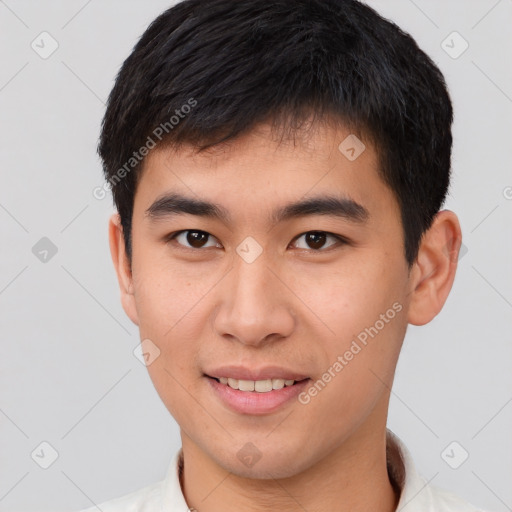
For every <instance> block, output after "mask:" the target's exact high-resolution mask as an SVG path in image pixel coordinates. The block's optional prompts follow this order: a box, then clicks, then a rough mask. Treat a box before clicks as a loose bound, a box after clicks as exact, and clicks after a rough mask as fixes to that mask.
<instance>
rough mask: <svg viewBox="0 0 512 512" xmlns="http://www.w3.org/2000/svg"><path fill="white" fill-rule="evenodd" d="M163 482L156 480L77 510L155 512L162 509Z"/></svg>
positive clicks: (90, 511)
mask: <svg viewBox="0 0 512 512" xmlns="http://www.w3.org/2000/svg"><path fill="white" fill-rule="evenodd" d="M161 484H162V482H156V483H153V484H150V485H148V486H146V487H143V488H141V489H138V490H137V491H133V492H131V493H129V494H126V495H124V496H121V497H119V498H115V499H113V500H109V501H104V502H103V503H98V504H97V505H94V506H92V507H89V508H86V509H83V510H80V511H77V512H98V510H101V511H102V512H155V511H157V510H158V511H159V510H160V503H161V500H160V498H161Z"/></svg>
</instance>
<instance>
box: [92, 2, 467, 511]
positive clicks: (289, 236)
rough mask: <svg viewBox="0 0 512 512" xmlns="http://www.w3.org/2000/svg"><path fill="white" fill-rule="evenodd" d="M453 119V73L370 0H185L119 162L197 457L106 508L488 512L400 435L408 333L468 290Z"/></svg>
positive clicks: (139, 314)
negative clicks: (397, 381)
mask: <svg viewBox="0 0 512 512" xmlns="http://www.w3.org/2000/svg"><path fill="white" fill-rule="evenodd" d="M451 123H452V106H451V101H450V98H449V94H448V92H447V90H446V85H445V82H444V79H443V76H442V74H441V73H440V71H439V69H438V68H437V67H436V66H435V65H434V64H433V62H432V61H431V60H430V59H429V58H428V57H427V55H426V54H425V53H424V52H422V51H421V50H420V49H419V48H418V47H417V45H416V43H415V42H414V40H413V39H412V38H411V37H410V36H409V35H407V34H405V33H404V32H402V31H401V30H400V29H399V28H398V27H397V26H396V25H394V24H393V23H391V22H389V21H387V20H385V19H383V18H382V17H380V16H379V15H378V14H377V13H376V12H375V11H373V10H372V9H371V8H369V7H368V6H365V5H364V4H361V3H359V2H356V1H354V0H350V1H348V0H309V1H307V0H294V1H290V0H274V1H267V0H260V1H257V2H255V1H254V0H208V1H206V0H186V1H184V2H181V3H179V4H177V5H176V6H174V7H173V8H171V9H169V10H168V11H166V12H164V13H163V14H162V15H160V16H159V17H158V18H157V19H156V20H155V21H154V22H153V23H152V24H151V25H150V26H149V27H148V29H147V30H146V32H145V33H144V34H143V36H142V37H141V39H140V41H139V42H138V43H137V45H136V46H135V48H134V49H133V51H132V53H131V54H130V56H129V57H128V58H127V60H126V61H125V62H124V64H123V66H122V68H121V71H120V73H119V75H118V77H117V79H116V83H115V86H114V88H113V90H112V93H111V95H110V98H109V102H108V107H107V112H106V115H105V118H104V123H103V129H102V134H101V140H100V146H99V152H100V155H101V157H102V160H103V164H104V171H105V176H106V179H107V182H108V183H109V184H110V186H111V187H112V192H113V197H114V202H115V205H116V207H117V210H118V214H117V213H116V214H115V215H113V216H112V218H111V220H110V226H109V234H110V247H111V253H112V258H113V262H114V265H115V269H116V272H117V276H118V280H119V286H120V291H121V300H122V305H123V308H124V310H125V311H126V313H127V315H128V316H129V317H130V319H131V320H132V321H133V322H134V323H135V324H137V325H138V326H139V329H140V336H141V340H142V344H143V351H144V352H145V353H146V354H147V360H148V371H149V374H150V376H151V379H152V381H153V383H154V385H155V388H156V390H157V392H158V393H159V395H160V397H161V399H162V401H163V402H164V404H165V405H166V407H167V408H168V410H169V412H170V413H171V414H172V416H173V417H174V418H175V420H176V421H177V423H178V424H179V426H180V434H181V441H182V448H181V449H180V450H179V452H178V453H176V454H175V456H174V458H173V459H172V461H171V464H170V466H169V471H168V473H167V475H166V477H165V479H164V480H163V481H162V482H158V483H156V484H153V485H150V486H148V487H145V488H144V489H141V490H138V491H135V492H134V493H131V494H129V495H127V496H125V497H122V498H118V499H115V500H112V501H110V502H107V503H103V504H100V505H99V507H100V508H101V510H103V512H113V511H121V510H122V511H127V510H130V511H156V510H159V511H160V510H168V511H173V512H174V511H185V510H187V509H191V510H192V509H193V510H197V511H198V512H218V511H221V510H222V511H226V512H229V511H234V510H237V511H251V512H252V511H254V512H256V511H262V510H280V511H290V512H292V511H299V510H300V511H303V510H307V511H311V512H312V511H317V510H329V511H340V512H341V511H351V512H357V511H369V510H371V511H374V512H391V511H395V510H402V509H404V510H414V511H418V512H419V511H434V510H435V511H436V512H442V511H475V510H477V509H476V507H474V506H472V505H470V504H469V503H467V502H465V501H464V500H462V499H461V498H458V497H456V496H454V495H453V494H451V493H449V492H447V491H444V490H440V489H436V488H434V487H432V486H430V485H427V484H426V482H425V480H423V479H422V478H421V477H420V476H419V475H418V473H417V472H416V470H415V468H414V464H413V461H412V459H411V457H410V454H409V452H408V451H407V449H406V447H405V446H404V444H403V443H402V442H401V441H400V440H399V439H398V437H397V436H395V435H394V434H393V433H392V432H391V431H389V430H387V429H386V420H387V413H388V404H389V397H390V390H391V386H392V382H393V376H394V371H395V367H396V364H397V361H398V357H399V354H400V349H401V346H402V343H403V340H404V336H405V333H406V329H407V326H408V324H413V325H424V324H426V323H428V322H430V321H431V320H432V319H433V318H434V317H435V316H436V315H437V314H438V313H439V312H440V310H441V309H442V307H443V305H444V303H445V301H446V298H447V296H448V294H449V292H450V289H451V286H452V284H453V280H454V277H455V272H456V267H457V257H458V252H459V249H460V244H461V230H460V226H459V222H458V220H457V217H456V215H455V214H454V213H453V212H450V211H447V210H443V211H441V207H442V205H443V202H444V199H445V197H446V193H447V189H448V185H449V180H450V155H451V145H452V136H451ZM90 510H93V509H90Z"/></svg>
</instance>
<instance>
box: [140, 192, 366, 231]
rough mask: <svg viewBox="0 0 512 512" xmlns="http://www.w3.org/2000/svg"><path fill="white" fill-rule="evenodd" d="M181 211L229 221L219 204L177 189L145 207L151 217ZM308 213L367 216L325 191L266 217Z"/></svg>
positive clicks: (353, 219) (361, 220)
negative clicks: (184, 193)
mask: <svg viewBox="0 0 512 512" xmlns="http://www.w3.org/2000/svg"><path fill="white" fill-rule="evenodd" d="M182 214H189V215H197V216H199V217H206V218H211V219H216V220H219V221H221V222H223V223H224V224H230V223H231V215H230V213H229V211H228V210H227V209H226V208H224V207H223V206H222V205H219V204H216V203H211V202H208V201H203V200H201V199H195V198H193V197H187V196H184V195H182V194H178V193H170V194H165V195H164V196H162V197H160V198H158V199H157V200H155V202H154V203H153V204H152V205H151V206H150V207H149V208H148V209H147V210H146V211H145V215H146V216H147V217H148V218H150V219H151V220H154V221H157V220H162V219H168V218H172V217H174V216H176V215H182ZM308 215H330V216H333V217H339V218H342V219H344V220H347V221H350V222H354V223H358V224H363V223H365V222H366V221H367V220H368V219H369V218H370V213H369V211H368V210H367V209H366V208H365V207H364V206H362V205H360V204H359V203H357V202H356V201H354V200H353V199H351V198H350V197H346V196H332V195H329V196H316V197H312V198H309V199H305V200H302V201H298V202H295V203H290V204H287V205H285V206H283V207H281V208H278V209H277V210H275V211H274V212H273V213H272V215H271V216H270V219H269V220H270V222H271V223H276V224H277V223H279V222H282V221H285V220H289V219H292V218H298V217H305V216H308Z"/></svg>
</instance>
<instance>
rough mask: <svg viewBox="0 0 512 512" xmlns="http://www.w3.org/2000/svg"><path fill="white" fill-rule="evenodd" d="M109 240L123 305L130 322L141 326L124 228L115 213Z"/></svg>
mask: <svg viewBox="0 0 512 512" xmlns="http://www.w3.org/2000/svg"><path fill="white" fill-rule="evenodd" d="M108 238H109V243H110V254H111V256H112V262H113V263H114V267H115V269H116V273H117V280H118V282H119V289H120V292H121V304H122V306H123V309H124V311H125V313H126V314H127V315H128V317H129V318H130V320H131V321H132V322H133V323H134V324H135V325H139V316H138V314H137V308H136V305H135V296H134V295H133V280H132V271H131V268H130V262H129V261H128V256H127V255H126V249H125V245H124V234H123V227H122V225H121V218H120V216H119V214H118V213H114V214H113V215H112V216H111V217H110V220H109V224H108Z"/></svg>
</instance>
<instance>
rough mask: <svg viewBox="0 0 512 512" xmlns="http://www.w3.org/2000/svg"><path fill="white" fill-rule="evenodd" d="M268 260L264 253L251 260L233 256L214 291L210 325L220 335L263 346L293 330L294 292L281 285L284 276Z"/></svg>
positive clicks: (284, 280)
mask: <svg viewBox="0 0 512 512" xmlns="http://www.w3.org/2000/svg"><path fill="white" fill-rule="evenodd" d="M269 263H270V262H269V261H268V260H267V258H265V257H264V256H263V254H262V255H261V256H260V257H259V258H257V259H256V260H255V261H253V262H252V263H247V262H246V261H244V260H243V259H242V258H239V257H237V256H235V258H234V261H233V268H232V269H231V271H230V272H229V273H228V275H227V276H226V278H225V279H223V280H222V285H221V287H219V289H218V290H217V293H218V295H217V300H218V304H217V307H216V308H215V312H216V313H215V315H216V316H215V318H214V319H213V325H214V329H215V332H216V333H218V334H219V335H220V336H222V337H224V338H231V339H235V340H237V341H238V342H240V343H243V344H244V345H252V346H263V345H265V344H267V343H271V342H273V341H276V340H278V339H282V338H286V337H288V336H290V334H291V333H292V332H293V329H294V328H295V323H296V318H295V315H294V313H293V299H294V296H293V293H291V292H290V290H289V289H288V287H287V286H285V285H284V284H283V282H286V276H284V275H279V274H280V273H279V271H276V270H275V269H274V268H273V267H272V266H270V265H269ZM276 275H277V276H278V277H276Z"/></svg>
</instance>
